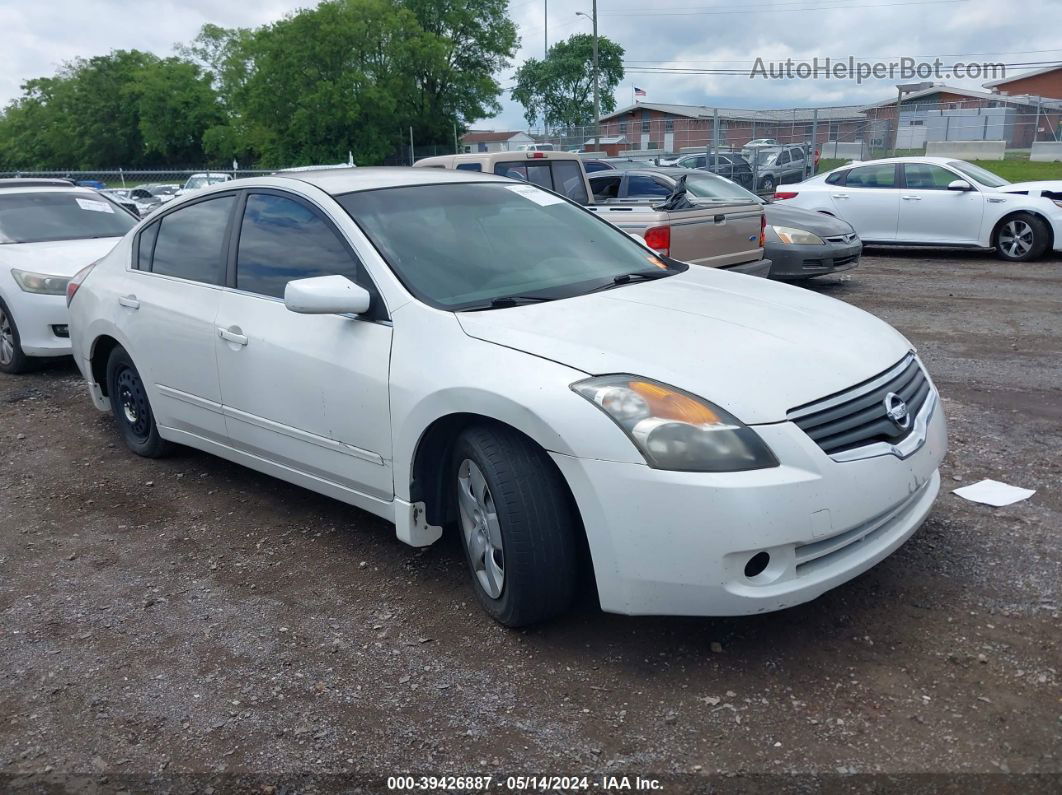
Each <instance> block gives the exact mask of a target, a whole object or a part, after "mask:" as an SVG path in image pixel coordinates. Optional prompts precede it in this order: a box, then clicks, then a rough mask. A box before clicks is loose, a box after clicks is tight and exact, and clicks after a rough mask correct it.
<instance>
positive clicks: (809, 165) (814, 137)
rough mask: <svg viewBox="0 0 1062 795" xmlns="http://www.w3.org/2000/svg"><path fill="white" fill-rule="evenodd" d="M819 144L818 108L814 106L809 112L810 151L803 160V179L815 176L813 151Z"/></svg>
mask: <svg viewBox="0 0 1062 795" xmlns="http://www.w3.org/2000/svg"><path fill="white" fill-rule="evenodd" d="M818 145H819V109H818V108H815V110H814V111H812V114H811V151H809V152H808V153H807V155H806V157H807V159H806V161H805V162H804V179H807V178H808V176H812V177H813V176H815V172H816V171H817V170H818V169H817V168H816V164H815V151H816V147H818Z"/></svg>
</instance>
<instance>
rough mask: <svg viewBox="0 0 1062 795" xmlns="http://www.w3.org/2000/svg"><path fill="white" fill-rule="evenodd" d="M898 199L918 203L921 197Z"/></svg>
mask: <svg viewBox="0 0 1062 795" xmlns="http://www.w3.org/2000/svg"><path fill="white" fill-rule="evenodd" d="M900 198H901V199H903V200H904V201H905V202H920V201H922V197H921V196H901V197H900Z"/></svg>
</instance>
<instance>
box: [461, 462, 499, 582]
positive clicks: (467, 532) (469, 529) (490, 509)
mask: <svg viewBox="0 0 1062 795" xmlns="http://www.w3.org/2000/svg"><path fill="white" fill-rule="evenodd" d="M457 500H458V507H459V510H460V514H461V530H462V532H463V533H464V536H465V548H466V549H467V550H468V557H469V560H471V561H472V570H473V571H474V572H475V575H476V579H477V580H478V581H479V584H480V586H481V587H482V588H483V591H484V592H485V593H486V594H487V595H488V596H489V597H490V598H491V599H498V598H499V597H500V596H501V594H502V589H503V588H504V587H505V555H504V552H503V548H502V534H501V525H500V524H499V523H498V512H497V509H496V508H495V505H494V497H493V496H491V493H490V488H489V487H488V486H487V481H486V479H485V478H484V477H483V472H482V470H480V468H479V466H478V465H477V464H476V462H475V461H472V460H471V459H468V458H466V459H465V460H464V461H462V462H461V466H459V467H458V469H457Z"/></svg>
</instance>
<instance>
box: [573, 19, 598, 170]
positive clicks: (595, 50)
mask: <svg viewBox="0 0 1062 795" xmlns="http://www.w3.org/2000/svg"><path fill="white" fill-rule="evenodd" d="M575 15H576V16H577V17H585V16H587V14H586V12H585V11H576V12H575ZM589 19H590V21H591V22H593V23H594V151H597V147H598V145H599V141H598V138H599V135H598V133H599V132H600V131H599V130H598V126H597V123H598V119H600V118H601V102H600V97H599V96H598V88H597V83H598V68H597V0H594V5H593V16H591V17H589Z"/></svg>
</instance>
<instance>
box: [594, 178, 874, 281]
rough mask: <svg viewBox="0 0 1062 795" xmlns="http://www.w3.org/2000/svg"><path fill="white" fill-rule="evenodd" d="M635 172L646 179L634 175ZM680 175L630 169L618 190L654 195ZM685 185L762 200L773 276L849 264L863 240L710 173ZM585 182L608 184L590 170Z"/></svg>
mask: <svg viewBox="0 0 1062 795" xmlns="http://www.w3.org/2000/svg"><path fill="white" fill-rule="evenodd" d="M636 174H637V175H638V176H640V177H642V176H648V177H649V178H650V179H648V180H647V179H638V178H635V175H636ZM681 176H682V172H681V171H680V170H679V169H653V170H651V171H647V172H631V176H630V177H629V178H628V180H627V184H626V186H625V187H623V188H622V192H623V193H624V194H625V196H626V197H628V198H655V199H656V200H658V201H659V199H660V196H661V195H664V191H668V192H670V191H673V190H674V189H675V187H676V185H677V184H678V180H679V178H680V177H681ZM686 187H687V190H688V192H689V193H690V195H691V196H693V197H694V200H695V201H696V200H730V201H742V200H743V201H746V202H750V203H752V202H754V203H756V204H762V205H763V211H764V216H765V219H766V227H765V234H764V242H763V257H764V259H766V260H769V261H770V263H771V267H770V278H772V279H781V280H796V279H808V278H811V277H813V276H821V275H823V274H827V273H837V272H838V271H845V270H851V269H852V268H854V267H856V265H857V264H858V263H859V256H860V254H861V253H862V251H863V244H862V242H860V240H859V236H858V235H857V234H856V233H855V230H854V229H852V227H851V225H850V224H848V223H847V222H846V221H842V220H841V219H840V218H834V217H833V216H828V215H823V214H822V213H815V212H811V211H810V210H802V209H800V208H797V207H788V206H785V205H784V204H776V203H774V202H772V201H769V200H767V199H762V198H760V197H759V196H757V195H755V194H754V193H751V192H749V191H748V190H746V189H744V188H742V187H740V186H739V185H736V184H735V183H734V182H732V181H730V180H728V179H726V178H724V177H719V176H717V175H715V174H708V173H706V174H697V175H696V176H693V177H691V176H687V177H686ZM590 188H591V190H593V191H594V195H595V198H596V197H597V196H598V191H603V190H606V189H608V188H609V185H608V184H607V182H606V180H605V178H604V177H603V176H599V175H594V176H591V177H590ZM676 256H677V255H676ZM679 258H680V259H682V257H679Z"/></svg>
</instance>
